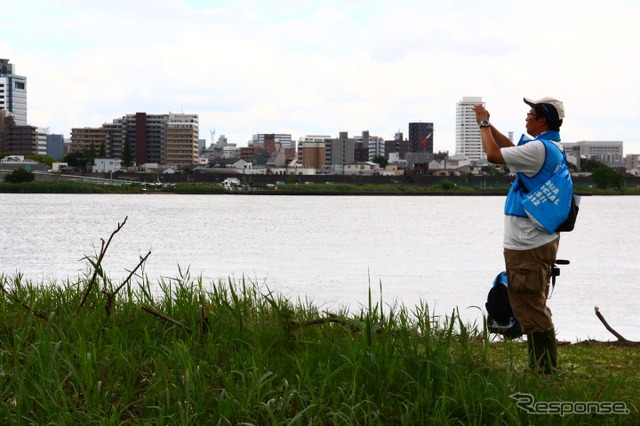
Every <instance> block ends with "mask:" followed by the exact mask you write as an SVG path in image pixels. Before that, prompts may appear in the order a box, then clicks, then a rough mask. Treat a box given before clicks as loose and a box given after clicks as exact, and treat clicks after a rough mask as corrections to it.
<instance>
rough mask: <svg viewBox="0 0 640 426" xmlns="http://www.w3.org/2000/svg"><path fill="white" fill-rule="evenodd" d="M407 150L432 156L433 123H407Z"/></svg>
mask: <svg viewBox="0 0 640 426" xmlns="http://www.w3.org/2000/svg"><path fill="white" fill-rule="evenodd" d="M409 149H410V150H411V152H424V153H429V154H433V123H422V122H419V123H409Z"/></svg>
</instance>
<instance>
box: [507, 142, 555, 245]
mask: <svg viewBox="0 0 640 426" xmlns="http://www.w3.org/2000/svg"><path fill="white" fill-rule="evenodd" d="M554 143H555V144H556V145H557V146H558V147H559V148H560V149H562V146H561V145H560V144H559V143H557V142H554ZM500 152H501V153H502V158H504V161H505V163H506V165H507V167H509V170H511V171H512V172H520V173H524V174H525V175H527V176H534V175H535V174H536V173H538V172H539V171H540V169H541V168H542V166H543V165H544V160H545V156H546V148H545V147H544V143H543V142H541V141H531V142H528V143H526V144H524V145H521V146H512V147H507V148H500ZM556 238H558V234H549V233H547V231H545V230H543V229H540V228H538V227H536V226H535V225H534V224H533V222H532V221H531V220H530V219H529V218H528V217H520V216H512V215H504V241H503V246H504V248H508V249H511V250H529V249H533V248H536V247H540V246H543V245H545V244H547V243H549V242H551V241H553V240H555V239H556Z"/></svg>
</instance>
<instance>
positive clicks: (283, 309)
mask: <svg viewBox="0 0 640 426" xmlns="http://www.w3.org/2000/svg"><path fill="white" fill-rule="evenodd" d="M88 280H89V274H88V275H87V276H86V277H80V278H78V279H77V280H74V281H71V280H67V281H65V282H61V283H55V284H50V285H44V284H39V285H35V284H34V283H32V282H30V281H26V280H24V279H23V277H22V276H20V275H17V276H14V277H7V276H1V277H0V283H1V284H2V287H3V289H4V290H5V294H4V297H2V298H0V312H1V315H0V366H1V367H0V368H1V370H0V389H1V392H2V395H3V399H2V401H1V402H0V421H1V422H2V423H3V424H6V423H21V424H45V423H46V424H49V423H54V424H91V423H96V424H98V423H99V424H105V423H106V424H133V423H149V424H202V423H205V424H256V425H264V424H273V425H276V424H364V425H379V424H398V425H415V424H472V425H474V424H477V425H480V424H530V423H536V424H574V423H578V422H586V423H594V422H596V423H607V424H620V423H625V422H626V423H627V424H633V422H634V421H637V420H638V413H637V408H635V411H634V412H633V413H632V414H631V415H629V416H586V417H585V416H578V415H573V416H564V417H560V416H540V415H529V414H527V413H526V412H524V411H523V410H521V409H519V408H518V407H516V406H515V405H514V403H513V400H512V399H511V398H510V395H512V394H513V393H515V392H517V391H521V392H524V391H526V392H529V393H531V394H533V395H536V398H538V399H540V400H547V401H552V400H585V401H587V400H593V398H595V397H596V396H595V395H596V393H597V392H600V395H599V397H601V396H604V397H606V398H620V397H621V395H620V394H618V393H616V391H615V388H613V387H611V388H607V390H606V391H603V390H602V387H603V385H602V383H600V384H599V386H596V384H595V383H590V382H589V379H588V378H587V379H585V378H584V377H582V376H581V375H579V374H572V373H569V374H564V375H558V376H553V377H538V376H536V375H532V374H529V373H525V372H522V368H523V366H524V361H523V360H522V359H520V360H518V359H516V356H515V355H514V353H515V352H517V353H518V354H521V353H522V355H524V353H523V349H522V347H520V346H521V345H518V344H507V345H506V346H504V347H503V348H505V349H504V350H505V351H507V352H503V353H501V354H502V355H506V356H507V358H506V359H500V360H496V359H495V348H493V347H492V346H493V345H492V344H490V342H489V340H488V338H487V335H486V331H485V329H484V328H478V327H476V326H469V325H465V324H463V323H462V321H461V320H460V318H459V316H458V315H457V312H455V311H454V312H452V313H451V315H450V316H448V317H445V318H439V317H437V316H435V315H433V314H431V313H430V312H429V309H428V307H427V306H426V305H424V304H421V305H419V306H416V307H415V308H413V309H408V308H406V307H403V306H393V307H389V309H386V310H385V311H386V313H383V309H382V308H383V306H382V301H381V300H380V301H379V302H375V301H374V300H373V297H372V296H371V295H370V299H369V304H368V306H367V307H366V308H363V309H362V310H361V311H360V312H357V313H351V314H350V313H349V312H347V311H343V312H334V313H333V314H332V315H329V314H327V313H322V312H319V311H318V309H317V308H315V307H314V306H313V305H311V304H309V303H303V302H300V301H298V302H296V303H293V302H292V301H291V300H288V299H286V298H284V297H281V296H278V295H277V294H275V293H273V292H272V291H270V290H269V289H268V288H266V287H261V286H259V285H257V284H255V283H252V282H247V281H246V280H244V279H243V280H241V281H239V282H235V281H231V280H229V281H218V282H212V283H204V282H202V280H201V279H200V278H195V279H194V278H192V277H191V276H190V274H189V271H188V269H187V270H181V271H179V274H178V276H177V277H176V278H172V279H165V280H162V281H161V282H159V283H157V285H153V286H152V285H151V284H150V283H149V281H148V280H147V279H145V278H143V277H138V282H137V283H135V284H130V283H127V284H126V285H125V286H124V287H123V288H122V291H121V292H118V293H117V296H116V297H115V298H114V301H113V305H112V307H111V309H110V310H109V311H107V309H105V303H106V301H107V298H106V296H105V295H106V294H110V293H112V292H113V290H114V288H115V285H114V284H113V283H111V282H110V280H109V279H108V278H106V276H105V275H104V274H103V275H102V276H101V277H100V278H99V279H98V281H97V283H96V284H97V285H96V286H95V287H94V288H93V290H92V291H91V293H90V294H89V295H88V297H87V299H86V303H85V304H84V305H83V306H82V308H81V309H77V308H78V306H79V304H80V300H81V298H82V297H81V296H82V293H83V291H84V289H86V288H87V281H88ZM142 307H144V308H145V309H147V310H142ZM201 307H202V308H201ZM149 312H156V313H158V314H162V315H163V316H165V317H166V318H170V319H173V320H175V321H176V323H173V322H170V321H168V320H167V319H166V318H163V317H160V316H156V315H152V314H150V313H149ZM514 347H515V349H514ZM510 351H511V354H509V353H508V352H510ZM502 355H501V356H502ZM611 383H613V384H615V385H617V386H622V387H624V386H625V383H626V382H625V378H624V377H620V378H617V379H615V380H613V379H612V380H610V381H609V382H606V383H605V385H607V384H611ZM585 384H588V385H589V386H591V385H593V388H592V389H589V386H585ZM636 402H637V400H636Z"/></svg>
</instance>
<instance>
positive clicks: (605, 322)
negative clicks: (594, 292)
mask: <svg viewBox="0 0 640 426" xmlns="http://www.w3.org/2000/svg"><path fill="white" fill-rule="evenodd" d="M595 310H596V316H597V317H598V319H599V320H600V321H601V322H602V324H604V327H605V328H606V329H607V330H609V332H611V334H613V335H614V336H616V337H617V338H618V340H619V341H620V342H629V341H628V340H627V339H625V338H624V337H622V335H621V334H620V333H618V332H617V331H615V330H614V329H613V328H612V327H611V326H610V325H609V323H608V322H607V320H605V319H604V316H602V314H601V313H600V308H598V307H597V306H596V307H595Z"/></svg>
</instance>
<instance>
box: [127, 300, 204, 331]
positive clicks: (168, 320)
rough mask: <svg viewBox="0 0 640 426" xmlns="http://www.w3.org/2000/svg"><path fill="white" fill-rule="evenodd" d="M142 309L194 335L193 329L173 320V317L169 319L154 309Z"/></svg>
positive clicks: (142, 307)
mask: <svg viewBox="0 0 640 426" xmlns="http://www.w3.org/2000/svg"><path fill="white" fill-rule="evenodd" d="M140 309H142V310H143V311H145V312H147V313H150V314H151V315H154V316H156V317H158V318H160V319H163V320H165V321H167V322H169V323H171V324H174V325H177V326H179V327H182V328H184V329H185V330H187V331H188V332H189V333H192V332H193V330H192V329H191V327H189V326H188V325H185V324H183V323H181V322H180V321H177V320H174V319H173V318H171V317H168V316H166V315H164V314H161V313H160V312H157V311H154V310H153V309H151V308H148V307H146V306H140Z"/></svg>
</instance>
